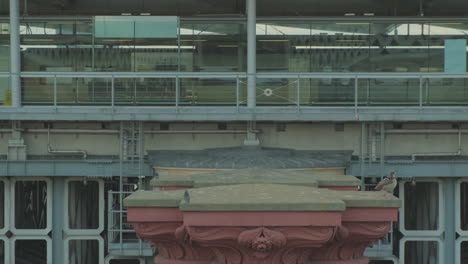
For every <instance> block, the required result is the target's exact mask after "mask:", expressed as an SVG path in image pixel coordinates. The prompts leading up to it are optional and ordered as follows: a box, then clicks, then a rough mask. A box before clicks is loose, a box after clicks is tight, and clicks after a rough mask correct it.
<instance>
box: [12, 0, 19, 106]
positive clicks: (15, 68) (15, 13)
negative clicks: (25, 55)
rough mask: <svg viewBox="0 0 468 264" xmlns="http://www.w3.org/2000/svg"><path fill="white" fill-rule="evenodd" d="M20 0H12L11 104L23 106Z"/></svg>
mask: <svg viewBox="0 0 468 264" xmlns="http://www.w3.org/2000/svg"><path fill="white" fill-rule="evenodd" d="M19 29H20V19H19V0H10V89H11V104H12V106H13V107H21V77H20V76H21V53H20V52H21V51H20V32H19Z"/></svg>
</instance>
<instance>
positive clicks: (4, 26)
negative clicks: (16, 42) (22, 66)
mask: <svg viewBox="0 0 468 264" xmlns="http://www.w3.org/2000/svg"><path fill="white" fill-rule="evenodd" d="M9 26H10V25H9V23H7V22H6V21H0V72H9V71H10V28H9Z"/></svg>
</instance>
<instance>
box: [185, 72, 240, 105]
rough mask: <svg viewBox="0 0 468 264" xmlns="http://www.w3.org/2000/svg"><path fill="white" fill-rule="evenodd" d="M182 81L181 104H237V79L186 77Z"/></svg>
mask: <svg viewBox="0 0 468 264" xmlns="http://www.w3.org/2000/svg"><path fill="white" fill-rule="evenodd" d="M180 82H181V85H180V104H181V105H218V104H220V105H236V98H237V96H236V89H237V88H236V87H237V84H236V83H237V82H236V79H212V78H190V79H187V78H184V79H181V80H180ZM239 93H240V87H239ZM239 96H240V95H239ZM239 99H240V98H239Z"/></svg>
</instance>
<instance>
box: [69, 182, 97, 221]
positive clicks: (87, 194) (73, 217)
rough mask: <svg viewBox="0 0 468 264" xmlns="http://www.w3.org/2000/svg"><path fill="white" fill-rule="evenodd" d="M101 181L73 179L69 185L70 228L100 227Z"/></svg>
mask: <svg viewBox="0 0 468 264" xmlns="http://www.w3.org/2000/svg"><path fill="white" fill-rule="evenodd" d="M99 197H100V195H99V183H98V182H97V181H88V182H86V183H85V182H83V181H72V182H70V183H69V185H68V226H69V227H70V229H97V228H98V227H99V215H100V212H99V203H98V202H97V201H99Z"/></svg>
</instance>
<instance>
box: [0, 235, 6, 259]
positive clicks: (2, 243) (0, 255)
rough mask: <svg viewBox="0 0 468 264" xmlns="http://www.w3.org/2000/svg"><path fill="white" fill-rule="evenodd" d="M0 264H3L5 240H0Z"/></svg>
mask: <svg viewBox="0 0 468 264" xmlns="http://www.w3.org/2000/svg"><path fill="white" fill-rule="evenodd" d="M0 264H5V241H3V240H0Z"/></svg>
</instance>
